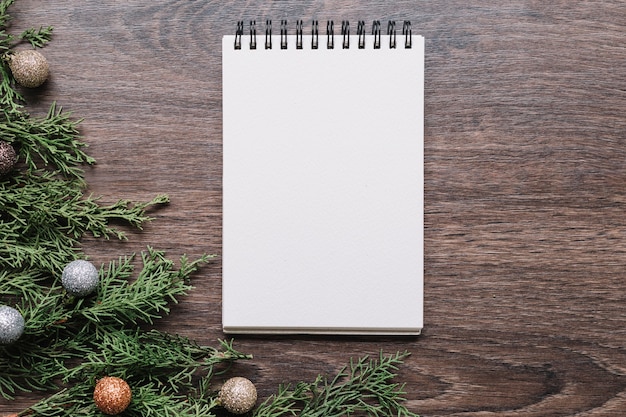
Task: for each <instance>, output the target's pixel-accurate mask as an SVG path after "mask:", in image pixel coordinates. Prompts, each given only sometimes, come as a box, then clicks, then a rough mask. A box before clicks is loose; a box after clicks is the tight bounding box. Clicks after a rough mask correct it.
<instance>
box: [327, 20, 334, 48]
mask: <svg viewBox="0 0 626 417" xmlns="http://www.w3.org/2000/svg"><path fill="white" fill-rule="evenodd" d="M334 47H335V22H333V21H332V20H329V21H327V22H326V48H328V49H333V48H334Z"/></svg>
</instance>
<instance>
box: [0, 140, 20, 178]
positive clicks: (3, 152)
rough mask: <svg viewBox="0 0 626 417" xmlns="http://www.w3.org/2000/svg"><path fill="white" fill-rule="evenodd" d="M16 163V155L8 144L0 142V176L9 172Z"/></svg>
mask: <svg viewBox="0 0 626 417" xmlns="http://www.w3.org/2000/svg"><path fill="white" fill-rule="evenodd" d="M16 163H17V153H16V152H15V149H13V146H12V145H11V144H10V143H9V142H5V141H3V140H0V176H1V175H4V174H6V173H7V172H9V171H11V170H12V169H13V167H14V166H15V164H16Z"/></svg>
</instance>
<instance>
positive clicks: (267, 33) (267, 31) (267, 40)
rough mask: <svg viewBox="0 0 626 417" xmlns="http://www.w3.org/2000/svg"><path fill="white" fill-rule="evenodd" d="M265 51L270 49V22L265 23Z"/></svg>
mask: <svg viewBox="0 0 626 417" xmlns="http://www.w3.org/2000/svg"><path fill="white" fill-rule="evenodd" d="M265 49H272V21H271V20H266V21H265Z"/></svg>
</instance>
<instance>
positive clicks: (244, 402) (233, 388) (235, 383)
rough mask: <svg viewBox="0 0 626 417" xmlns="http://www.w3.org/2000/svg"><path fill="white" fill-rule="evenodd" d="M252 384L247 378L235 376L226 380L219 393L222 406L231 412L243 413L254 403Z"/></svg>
mask: <svg viewBox="0 0 626 417" xmlns="http://www.w3.org/2000/svg"><path fill="white" fill-rule="evenodd" d="M256 400H257V393H256V387H255V386H254V384H253V383H252V382H251V381H250V380H249V379H247V378H243V377H240V376H236V377H233V378H230V379H229V380H227V381H226V382H225V383H224V385H223V386H222V389H221V390H220V393H219V401H220V404H221V405H222V407H224V408H225V409H226V410H227V411H229V412H231V413H233V414H245V413H247V412H248V411H250V410H252V408H253V407H254V405H255V404H256Z"/></svg>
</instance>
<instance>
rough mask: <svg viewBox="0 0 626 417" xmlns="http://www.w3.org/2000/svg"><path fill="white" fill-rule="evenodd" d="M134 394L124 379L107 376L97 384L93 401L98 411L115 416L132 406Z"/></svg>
mask: <svg viewBox="0 0 626 417" xmlns="http://www.w3.org/2000/svg"><path fill="white" fill-rule="evenodd" d="M131 398H132V392H131V390H130V387H129V386H128V383H126V381H124V380H123V379H122V378H118V377H115V376H105V377H104V378H102V379H99V380H98V382H97V383H96V388H95V389H94V390H93V400H94V402H95V403H96V407H98V410H100V411H102V412H103V413H104V414H109V415H115V414H119V413H121V412H122V411H124V410H126V408H127V407H128V405H129V404H130V400H131Z"/></svg>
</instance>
